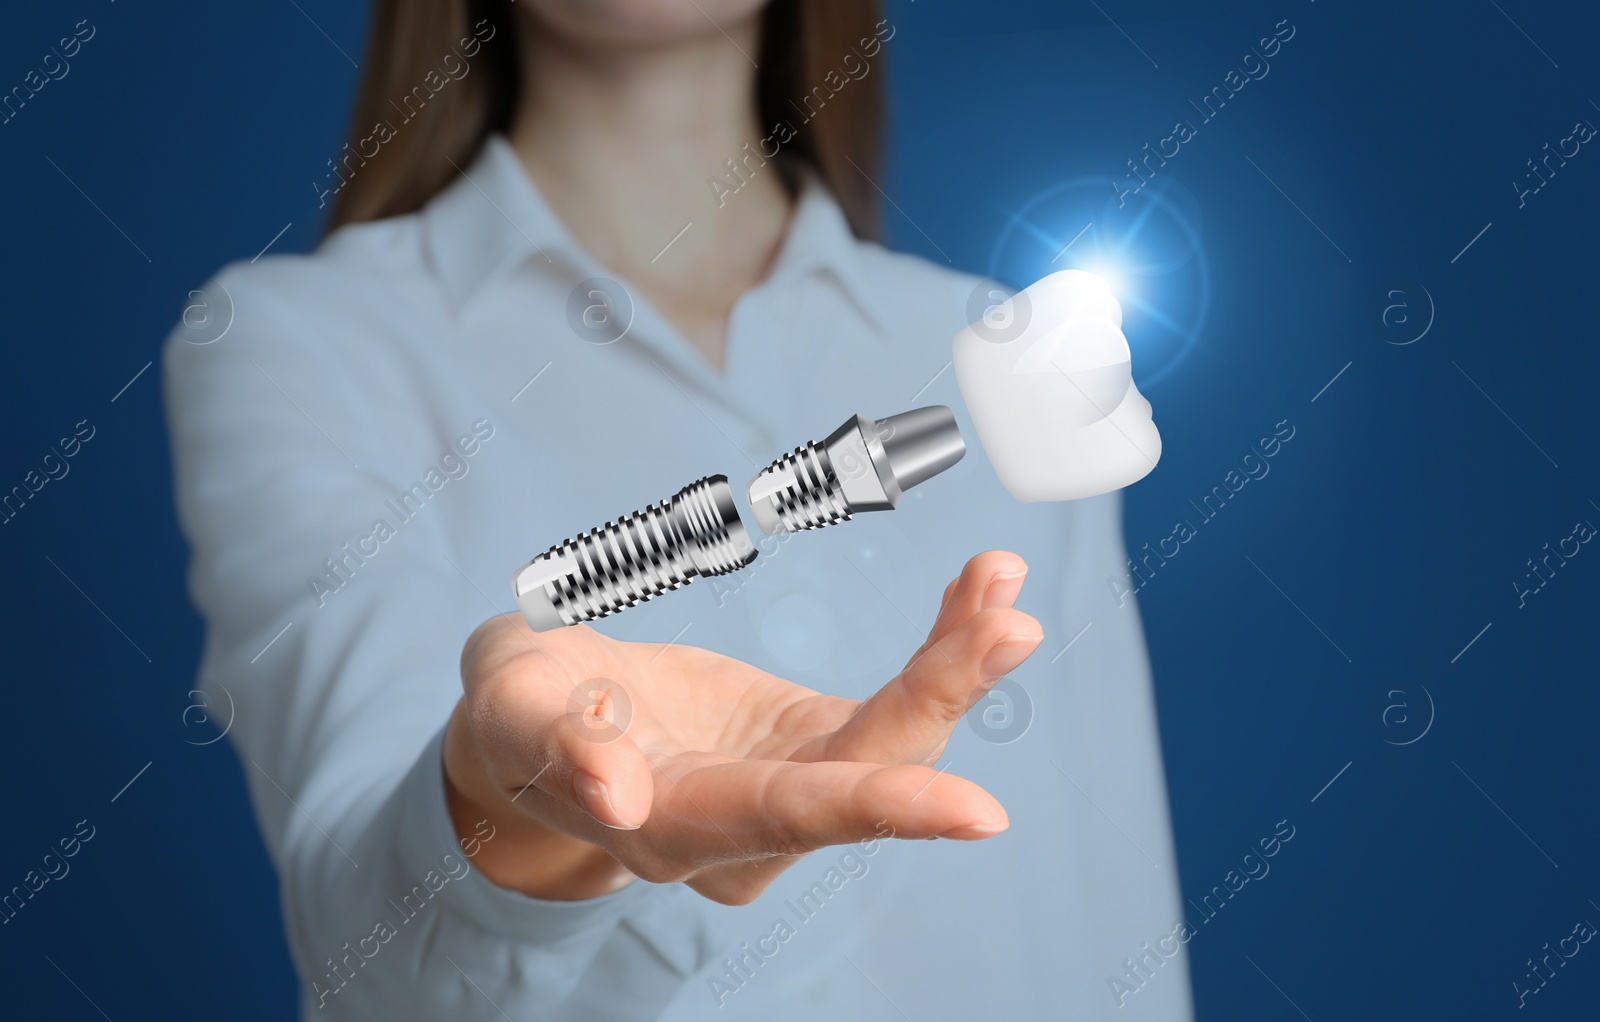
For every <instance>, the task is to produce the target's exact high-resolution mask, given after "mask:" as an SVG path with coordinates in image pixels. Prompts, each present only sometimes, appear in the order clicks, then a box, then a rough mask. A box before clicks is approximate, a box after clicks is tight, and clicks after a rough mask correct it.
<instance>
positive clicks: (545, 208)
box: [421, 134, 888, 332]
mask: <svg viewBox="0 0 1600 1022" xmlns="http://www.w3.org/2000/svg"><path fill="white" fill-rule="evenodd" d="M421 218H422V224H423V231H424V234H425V237H426V241H425V244H426V246H427V251H428V256H429V258H430V260H431V261H432V264H433V267H434V269H435V271H436V272H437V273H438V275H439V279H440V282H441V284H442V286H443V288H444V291H445V294H446V295H447V297H448V299H449V301H450V303H451V307H452V309H453V311H456V312H459V311H460V310H461V309H462V308H463V307H464V306H465V305H466V304H467V303H468V302H469V301H470V300H471V299H472V297H473V295H474V294H476V293H477V291H478V290H479V289H480V288H482V287H484V286H486V285H487V284H489V283H491V282H492V281H494V280H496V279H498V278H499V277H500V276H502V275H503V274H505V273H507V272H509V271H510V270H511V269H513V268H514V267H516V266H518V265H520V264H521V263H522V262H523V261H525V260H527V259H530V258H531V259H533V260H535V261H536V262H538V263H540V264H543V265H550V264H554V263H555V262H557V261H560V262H564V263H567V264H569V265H571V266H573V267H575V268H579V269H583V268H585V266H586V264H587V263H592V262H593V257H592V256H589V255H588V254H587V253H585V252H584V251H583V249H582V247H581V246H580V245H579V244H578V242H577V240H576V239H575V238H573V237H572V235H571V234H570V233H569V232H568V231H567V228H566V225H564V224H563V223H562V222H561V220H560V218H559V217H557V216H556V214H555V212H554V211H553V210H552V209H551V208H550V206H549V204H548V203H546V202H545V199H544V196H543V195H541V194H540V193H539V189H538V187H537V186H536V185H535V184H534V183H533V181H532V179H530V178H529V177H528V175H527V172H526V171H525V170H524V169H523V167H522V163H521V161H520V160H519V159H518V158H517V155H516V153H515V151H514V150H512V148H511V144H510V143H509V142H507V141H506V139H505V137H504V136H503V135H499V134H495V135H491V136H490V137H489V139H488V140H487V142H486V143H485V145H484V148H483V152H482V153H480V154H479V156H478V158H477V159H476V160H475V161H474V162H473V163H472V166H471V167H470V168H468V169H466V170H463V171H462V172H461V177H460V178H459V179H458V180H456V181H454V182H452V183H451V184H450V185H449V186H448V187H447V188H445V189H444V190H443V191H441V192H440V193H439V194H438V195H436V196H435V197H434V198H433V199H432V200H430V201H429V202H428V204H427V205H426V206H424V207H423V209H422V212H421ZM863 247H864V245H863V243H862V242H861V241H859V240H858V239H857V238H856V237H855V235H853V234H852V233H851V231H850V226H849V223H848V222H847V221H846V220H845V216H844V211H843V210H841V209H840V208H839V204H838V202H837V201H836V200H835V199H834V197H833V195H832V193H830V192H829V191H828V188H827V186H826V185H824V184H823V183H822V182H821V180H819V179H818V178H817V176H816V175H815V174H814V173H812V172H810V171H805V172H803V174H802V178H801V186H800V194H799V199H798V201H797V203H796V205H795V211H794V215H793V218H792V220H791V221H790V224H789V231H788V234H787V236H786V237H785V239H784V242H783V246H782V247H781V248H780V249H779V252H778V258H777V259H776V260H775V261H774V263H773V268H772V272H771V273H769V274H768V277H767V280H766V281H764V282H763V284H762V285H758V286H766V285H769V284H778V283H782V282H786V281H791V280H796V279H799V278H801V277H803V276H805V275H807V274H810V273H818V272H820V273H823V274H826V275H827V276H829V277H831V278H832V279H833V280H834V282H835V283H836V284H837V285H838V286H839V287H840V288H841V289H842V290H843V291H844V292H845V293H846V294H847V295H848V296H849V298H850V300H851V302H852V304H854V305H855V306H856V307H857V308H858V309H859V311H860V312H861V314H862V316H863V317H864V318H865V319H866V320H867V321H868V323H870V324H871V325H872V326H873V327H874V328H876V329H877V330H878V331H880V332H881V331H883V330H885V329H886V328H887V326H888V324H887V323H885V322H884V320H883V314H882V312H881V311H880V310H879V309H878V308H877V306H876V303H875V302H874V301H873V300H872V294H871V292H870V290H869V288H868V286H867V282H866V280H865V279H864V276H863V274H862V273H861V266H860V253H861V249H862V248H863Z"/></svg>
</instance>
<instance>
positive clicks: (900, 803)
mask: <svg viewBox="0 0 1600 1022" xmlns="http://www.w3.org/2000/svg"><path fill="white" fill-rule="evenodd" d="M1009 825H1010V820H1009V818H1008V817H1007V816H1006V811H1005V809H1004V807H1002V806H1001V805H1000V803H999V802H998V801H996V799H995V798H994V796H992V795H990V794H989V793H988V792H987V791H984V790H983V788H981V787H979V786H978V785H976V784H974V783H973V782H971V781H969V780H966V779H965V778H962V777H956V776H954V775H952V774H948V773H944V772H942V771H937V770H933V769H930V768H928V767H922V766H881V765H878V764H873V763H844V762H820V763H793V762H784V761H780V760H735V761H728V762H721V763H713V764H709V765H705V766H701V767H697V768H694V769H691V770H688V771H687V772H685V773H683V774H682V775H681V776H678V777H675V778H672V779H671V780H669V781H668V782H667V783H666V784H665V785H663V786H662V789H661V791H660V792H659V793H658V796H657V808H656V814H655V815H653V816H652V817H651V820H650V827H651V828H652V829H655V828H661V829H662V830H663V831H667V830H670V829H676V830H678V831H679V832H680V833H679V835H678V838H677V839H680V840H684V841H685V846H686V847H694V848H696V849H698V851H697V853H696V854H697V858H698V862H699V864H700V865H702V866H703V865H707V864H709V863H711V862H717V861H722V860H741V859H744V860H755V861H760V860H764V859H765V858H767V857H770V856H783V855H801V854H804V853H806V852H811V851H815V850H816V849H818V848H823V847H826V846H828V845H838V844H846V843H849V842H853V841H862V840H866V839H869V838H873V837H901V838H930V837H947V838H954V839H957V840H977V839H980V838H984V837H992V836H993V835H995V834H998V833H1000V832H1001V831H1003V830H1005V829H1006V827H1008V826H1009Z"/></svg>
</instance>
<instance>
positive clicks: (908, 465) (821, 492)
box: [746, 405, 967, 534]
mask: <svg viewBox="0 0 1600 1022" xmlns="http://www.w3.org/2000/svg"><path fill="white" fill-rule="evenodd" d="M966 450H967V448H966V444H965V443H964V442H963V441H962V439H961V431H960V430H959V429H957V428H956V420H955V415H954V413H952V412H951V411H950V409H949V408H946V407H944V406H943V405H931V406H929V407H927V408H916V409H913V410H912V411H909V412H902V413H901V414H899V415H891V416H889V417H888V418H887V419H878V420H877V421H873V420H871V419H867V418H864V417H862V416H860V415H856V416H852V417H851V418H849V419H847V420H846V421H845V423H844V424H843V425H842V426H840V427H839V428H838V429H836V430H834V431H833V433H831V434H830V435H829V436H828V438H827V439H826V440H823V441H822V442H820V443H817V442H812V443H808V444H804V445H802V446H800V447H797V448H795V450H794V451H792V452H791V453H789V454H786V455H784V456H783V457H781V458H779V459H778V460H776V461H774V462H773V463H772V464H771V465H769V466H767V468H765V469H764V470H762V472H761V474H760V475H758V476H756V477H755V479H753V480H751V481H750V486H749V488H748V489H747V491H746V493H747V495H748V497H749V499H750V510H751V512H752V513H753V514H754V516H755V520H756V524H757V525H759V526H760V527H761V531H763V532H766V533H769V534H770V533H775V532H798V531H801V530H803V529H818V528H822V527H823V526H826V525H832V524H833V523H834V522H841V521H844V520H846V519H848V518H849V517H850V516H851V515H853V514H856V513H857V512H861V511H886V510H889V509H890V508H893V507H894V506H895V505H896V504H898V503H899V502H900V497H901V495H902V494H903V493H904V492H905V491H906V490H908V489H910V488H911V487H913V486H916V485H917V484H919V483H922V482H925V481H927V480H928V479H930V478H932V477H933V476H935V475H938V474H939V473H940V472H943V471H944V470H945V469H947V468H949V467H950V466H951V465H954V464H955V463H956V462H958V461H960V460H961V457H962V455H964V454H965V453H966Z"/></svg>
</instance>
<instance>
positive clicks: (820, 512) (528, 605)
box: [511, 405, 967, 632]
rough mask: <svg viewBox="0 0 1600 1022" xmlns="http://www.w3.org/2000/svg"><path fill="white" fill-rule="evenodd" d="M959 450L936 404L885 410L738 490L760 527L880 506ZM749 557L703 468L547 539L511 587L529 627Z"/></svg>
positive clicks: (591, 612)
mask: <svg viewBox="0 0 1600 1022" xmlns="http://www.w3.org/2000/svg"><path fill="white" fill-rule="evenodd" d="M966 451H967V448H966V444H965V443H964V442H963V441H962V439H961V431H960V430H959V429H957V428H956V419H955V415H954V414H953V413H952V412H951V411H950V409H948V408H946V407H944V406H943V405H933V406H930V407H927V408H917V409H913V410H912V411H909V412H902V413H901V414H899V415H891V416H889V417H888V418H887V419H877V420H873V419H867V418H865V417H863V416H860V415H854V416H851V417H850V418H849V419H847V420H845V423H844V424H843V425H842V426H840V427H839V428H838V429H836V430H834V431H833V432H832V433H831V434H829V436H828V438H827V439H826V440H822V441H820V442H812V443H807V444H804V445H802V446H800V447H797V448H795V449H794V450H793V451H792V452H790V453H789V454H786V455H784V456H783V457H781V458H779V459H777V460H776V461H774V462H773V463H772V464H771V465H768V466H767V467H766V468H765V469H763V470H762V471H761V472H760V474H758V475H757V476H756V477H755V478H754V479H752V480H751V481H750V485H749V486H748V487H747V488H746V491H745V492H746V496H747V497H748V499H749V501H750V510H751V513H752V515H753V516H754V517H755V520H756V524H757V525H759V526H760V527H761V530H762V531H763V532H765V533H768V534H769V535H770V534H772V533H777V532H799V531H802V530H805V529H819V528H822V527H823V526H827V525H832V524H834V523H836V522H843V521H848V520H849V519H850V518H851V517H852V516H853V515H855V514H857V513H859V512H863V511H887V510H889V509H891V508H893V507H894V506H895V505H896V504H898V503H899V502H900V498H901V496H902V495H903V494H904V493H905V491H907V490H909V489H911V488H912V487H913V486H916V485H918V484H919V483H922V482H925V481H927V480H928V479H931V478H933V477H934V476H936V475H938V474H939V473H940V472H943V471H944V470H945V469H947V468H949V467H950V466H951V465H954V464H955V463H956V462H958V461H960V460H961V457H962V455H964V454H965V453H966ZM755 559H756V548H755V544H754V543H752V542H751V541H750V534H749V533H748V532H747V531H746V530H745V526H744V521H743V519H741V518H740V516H739V509H738V508H737V507H736V506H735V504H734V499H733V491H732V490H731V489H730V488H729V486H728V477H727V476H720V475H717V476H707V477H706V478H704V479H701V480H699V481H698V482H695V483H691V484H690V485H688V486H686V487H684V488H683V489H682V490H679V491H678V492H677V493H676V494H674V495H672V496H671V497H668V498H667V499H665V500H663V501H661V502H660V503H658V504H651V505H650V506H648V507H646V508H645V509H644V510H642V511H635V512H634V513H633V514H631V515H627V516H625V517H623V518H618V519H616V520H615V521H611V522H607V523H606V524H604V525H601V526H599V527H598V528H594V529H590V530H589V531H588V532H585V533H582V534H580V535H578V536H574V537H573V538H571V539H568V540H565V541H563V542H560V543H557V544H556V545H555V546H553V547H551V548H550V549H549V550H547V551H545V552H544V553H542V554H540V555H539V556H538V557H535V558H534V559H533V560H531V561H529V562H528V563H527V564H524V565H523V566H522V567H520V568H518V569H517V571H516V573H515V574H514V575H513V576H512V579H511V586H512V590H513V592H514V593H515V595H516V598H517V606H518V607H519V608H521V610H522V616H523V618H524V619H526V620H527V622H528V626H529V627H531V628H532V629H533V630H534V631H539V632H542V631H547V630H549V629H552V628H561V627H563V626H566V625H575V624H579V623H581V622H584V621H592V620H594V619H595V618H599V617H605V616H606V615H607V614H614V613H616V612H617V611H619V610H622V609H624V608H626V607H632V606H634V605H636V604H640V603H643V602H644V601H646V600H649V599H653V598H654V597H656V596H659V595H661V594H662V593H664V592H666V591H667V590H669V589H677V588H680V587H682V586H685V585H688V584H689V583H690V582H692V581H693V580H694V579H695V578H696V577H697V576H711V575H726V574H727V573H729V572H731V571H737V570H739V569H740V568H742V567H744V566H745V565H747V564H749V563H750V562H751V561H753V560H755Z"/></svg>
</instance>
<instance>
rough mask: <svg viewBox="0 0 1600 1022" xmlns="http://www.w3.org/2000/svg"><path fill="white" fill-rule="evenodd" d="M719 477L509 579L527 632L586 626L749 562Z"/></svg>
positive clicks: (746, 540) (597, 531) (748, 546)
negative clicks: (608, 615)
mask: <svg viewBox="0 0 1600 1022" xmlns="http://www.w3.org/2000/svg"><path fill="white" fill-rule="evenodd" d="M755 557H756V548H755V545H754V544H753V543H751V542H750V536H749V534H748V533H747V532H746V531H745V528H744V523H743V522H742V521H740V519H739V511H738V508H737V507H735V505H734V502H733V492H732V490H730V489H729V487H728V478H727V476H720V475H717V476H708V477H706V478H704V479H701V480H699V481H698V482H694V483H691V484H689V485H688V486H685V487H684V488H683V489H682V490H679V491H678V492H677V493H676V494H674V495H673V496H671V497H668V498H667V499H665V500H663V501H661V502H660V503H657V504H651V505H649V506H648V507H646V508H644V509H643V510H642V511H635V512H634V513H633V514H630V515H627V516H624V517H622V518H618V519H616V520H615V521H611V522H607V523H606V524H604V525H601V526H599V527H597V528H593V529H590V530H589V531H587V532H584V533H581V534H579V535H577V536H574V537H572V538H571V539H568V540H565V541H563V542H561V543H557V544H556V545H555V546H553V547H551V548H550V549H549V550H547V551H546V552H544V553H542V554H540V555H539V556H538V557H535V558H534V559H533V560H531V561H529V562H528V563H527V564H525V565H523V566H522V567H521V568H519V569H518V570H517V572H516V574H515V575H514V576H513V577H512V586H513V589H514V591H515V593H516V597H517V604H518V606H520V607H521V608H522V613H523V616H524V617H526V618H527V620H528V623H529V624H530V625H531V626H532V627H534V628H535V630H539V631H543V630H545V629H548V628H559V627H561V626H562V625H574V624H578V623H579V622H582V621H592V620H594V619H595V618H598V617H604V616H605V615H607V614H614V613H616V612H617V611H619V610H622V609H624V608H626V607H632V606H635V605H636V604H640V603H643V602H644V601H646V600H649V599H651V598H653V597H656V596H659V595H660V594H661V593H664V592H666V591H667V590H669V589H677V588H679V587H681V586H684V585H687V584H688V583H689V582H691V581H693V579H694V578H695V576H697V575H706V576H710V575H725V574H727V573H728V572H730V571H736V570H738V569H739V568H742V567H744V566H745V565H747V564H749V563H750V562H751V561H753V560H755Z"/></svg>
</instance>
